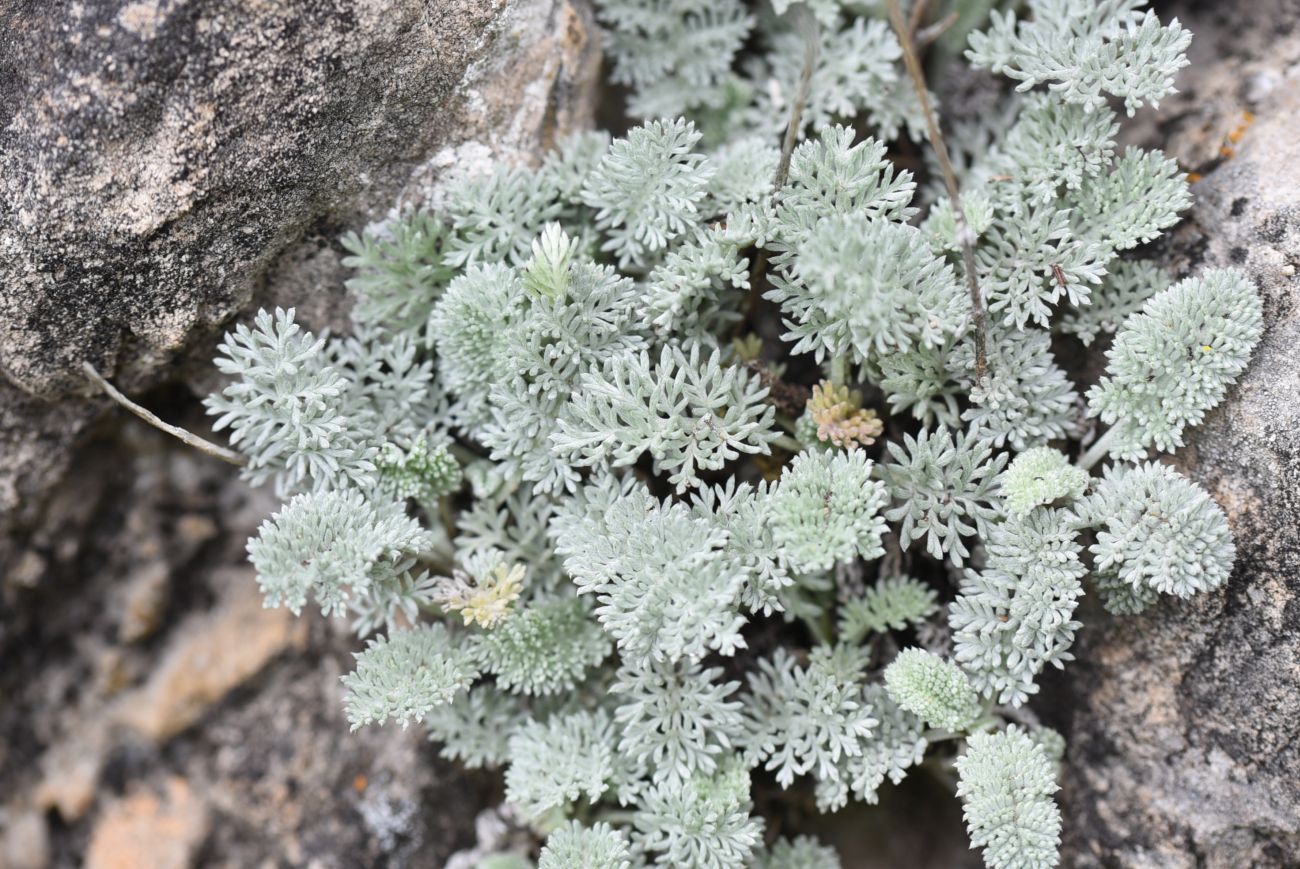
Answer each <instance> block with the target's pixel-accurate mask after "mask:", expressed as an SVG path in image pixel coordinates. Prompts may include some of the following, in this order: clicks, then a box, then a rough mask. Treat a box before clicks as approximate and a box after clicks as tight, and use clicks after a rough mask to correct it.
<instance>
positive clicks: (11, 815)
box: [0, 809, 50, 869]
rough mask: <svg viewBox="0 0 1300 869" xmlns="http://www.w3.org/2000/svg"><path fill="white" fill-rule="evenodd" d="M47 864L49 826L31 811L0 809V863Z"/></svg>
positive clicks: (19, 866) (9, 868) (40, 868)
mask: <svg viewBox="0 0 1300 869" xmlns="http://www.w3.org/2000/svg"><path fill="white" fill-rule="evenodd" d="M48 865H50V828H49V825H48V824H47V823H46V822H45V816H44V815H42V814H41V813H40V812H34V811H31V810H16V809H6V810H0V866H4V867H6V869H45V867H46V866H48Z"/></svg>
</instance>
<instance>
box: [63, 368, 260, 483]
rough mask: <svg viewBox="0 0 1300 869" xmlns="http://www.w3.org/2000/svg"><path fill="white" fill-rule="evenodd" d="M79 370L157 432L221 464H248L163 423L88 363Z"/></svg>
mask: <svg viewBox="0 0 1300 869" xmlns="http://www.w3.org/2000/svg"><path fill="white" fill-rule="evenodd" d="M81 370H82V371H84V372H85V373H86V376H87V377H89V378H90V380H91V382H92V383H94V384H96V385H97V386H98V387H99V388H100V389H102V390H104V392H105V393H106V394H107V395H108V397H109V398H111V399H113V400H114V401H116V402H117V403H118V404H120V405H122V406H123V407H125V408H126V409H127V410H129V411H131V413H133V414H135V415H136V416H138V417H140V419H142V420H144V421H145V422H147V423H149V425H151V426H153V427H154V428H156V429H158V430H159V431H164V432H166V433H167V434H169V435H171V436H172V437H174V438H176V439H178V440H180V441H182V442H184V443H186V444H188V445H189V446H192V447H194V448H195V449H196V450H198V451H199V452H201V453H207V454H208V455H210V456H213V457H215V458H218V459H221V461H223V462H229V463H230V464H232V465H238V466H240V467H243V466H244V465H246V464H248V461H247V459H245V458H244V457H243V456H241V455H240V454H239V453H237V452H235V451H234V450H230V449H227V448H225V447H222V446H218V445H217V444H214V443H213V442H212V441H209V440H204V439H203V438H201V437H199V436H198V435H196V434H194V433H193V432H189V431H186V430H185V429H183V428H181V427H179V426H174V425H172V424H171V423H166V422H163V421H162V420H161V419H159V418H158V417H157V416H155V415H154V414H153V413H151V412H150V411H148V410H145V409H144V408H143V407H141V406H140V405H138V404H136V403H135V402H134V401H132V400H131V399H129V398H127V397H126V396H125V395H123V394H122V393H121V392H119V391H118V390H117V387H115V386H113V384H111V383H109V382H108V381H107V380H105V379H104V378H103V376H102V375H101V374H100V373H99V372H98V371H96V370H95V366H93V365H91V364H90V363H89V362H83V363H81Z"/></svg>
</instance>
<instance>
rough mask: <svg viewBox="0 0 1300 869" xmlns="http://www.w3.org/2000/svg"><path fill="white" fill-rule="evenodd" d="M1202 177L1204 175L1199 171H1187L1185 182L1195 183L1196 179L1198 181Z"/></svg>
mask: <svg viewBox="0 0 1300 869" xmlns="http://www.w3.org/2000/svg"><path fill="white" fill-rule="evenodd" d="M1204 177H1205V176H1204V175H1202V174H1201V173H1200V172H1188V173H1187V183H1188V184H1195V183H1196V182H1197V181H1200V180H1201V179H1202V178H1204Z"/></svg>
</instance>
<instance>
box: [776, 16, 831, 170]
mask: <svg viewBox="0 0 1300 869" xmlns="http://www.w3.org/2000/svg"><path fill="white" fill-rule="evenodd" d="M796 23H797V25H798V27H799V29H800V31H802V34H803V39H804V46H803V69H801V70H800V71H799V88H798V90H796V91H795V95H794V101H793V102H792V103H791V104H790V121H789V123H787V124H786V127H785V140H784V141H783V142H782V143H781V162H780V163H778V164H777V166H776V177H775V178H773V179H772V192H773V193H775V192H776V191H778V190H780V189H781V188H782V187H784V186H785V181H786V178H787V177H788V176H789V174H790V155H791V154H793V153H794V146H795V143H796V142H798V141H799V129H800V127H801V126H802V123H803V109H804V106H805V105H806V104H807V103H808V92H809V90H810V89H811V88H812V76H813V71H814V70H815V69H816V68H817V48H818V44H819V43H820V42H821V33H820V31H819V30H818V27H817V19H816V18H814V17H813V16H812V15H810V14H808V13H807V12H806V11H805V10H804V9H803V7H799V8H798V18H797V21H796Z"/></svg>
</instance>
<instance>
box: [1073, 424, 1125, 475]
mask: <svg viewBox="0 0 1300 869" xmlns="http://www.w3.org/2000/svg"><path fill="white" fill-rule="evenodd" d="M1117 431H1118V429H1116V428H1113V427H1112V428H1111V429H1110V430H1109V431H1107V432H1106V433H1105V434H1104V435H1102V436H1101V437H1099V438H1097V440H1096V441H1095V442H1094V443H1093V445H1092V446H1091V447H1089V448H1088V451H1087V452H1086V453H1084V454H1083V456H1082V457H1081V458H1080V459H1079V461H1078V463H1077V464H1078V466H1079V467H1080V468H1083V470H1085V471H1090V470H1092V466H1093V465H1095V464H1097V462H1099V461H1101V460H1102V459H1103V458H1105V456H1106V454H1107V453H1109V452H1110V445H1111V444H1112V443H1114V442H1115V433H1116V432H1117Z"/></svg>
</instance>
